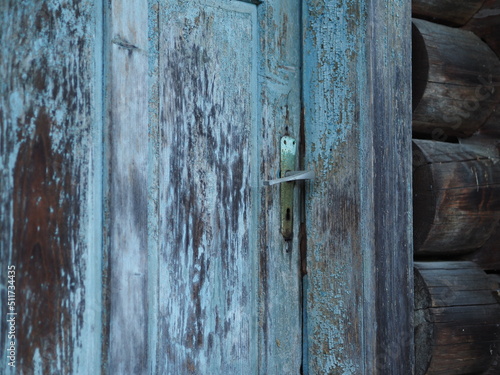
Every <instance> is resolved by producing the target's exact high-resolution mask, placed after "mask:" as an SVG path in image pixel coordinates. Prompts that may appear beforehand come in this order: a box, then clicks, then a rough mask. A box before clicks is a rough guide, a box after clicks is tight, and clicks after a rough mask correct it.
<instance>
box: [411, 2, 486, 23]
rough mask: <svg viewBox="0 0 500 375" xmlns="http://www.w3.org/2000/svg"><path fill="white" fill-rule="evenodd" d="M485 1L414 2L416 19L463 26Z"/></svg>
mask: <svg viewBox="0 0 500 375" xmlns="http://www.w3.org/2000/svg"><path fill="white" fill-rule="evenodd" d="M483 2H484V0H458V1H457V0H413V1H412V7H411V10H412V14H413V16H414V17H418V18H424V19H428V20H430V21H433V22H438V23H445V24H450V25H453V26H461V25H463V24H465V23H466V22H467V21H468V20H469V19H470V18H471V17H473V16H474V14H476V12H477V11H478V10H479V9H480V8H481V5H482V4H483Z"/></svg>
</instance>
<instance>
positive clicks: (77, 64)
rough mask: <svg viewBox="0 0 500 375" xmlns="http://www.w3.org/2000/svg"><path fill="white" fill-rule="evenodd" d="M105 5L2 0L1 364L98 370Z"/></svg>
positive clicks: (1, 367) (34, 369)
mask: <svg viewBox="0 0 500 375" xmlns="http://www.w3.org/2000/svg"><path fill="white" fill-rule="evenodd" d="M100 15H102V4H101V2H100V1H94V2H79V3H74V4H69V3H68V2H67V1H60V0H53V1H2V3H1V5H0V24H1V26H0V28H1V30H0V159H1V167H0V171H1V177H0V228H1V233H2V234H1V236H0V248H1V251H0V280H1V281H0V312H1V317H2V318H1V323H0V348H2V353H3V354H2V360H1V361H0V373H2V374H7V373H12V374H13V373H16V374H73V373H99V372H100V361H99V358H100V349H101V346H100V340H101V323H100V318H101V311H102V309H101V306H102V305H101V279H100V271H101V252H102V245H101V242H102V229H101V220H100V218H101V210H102V194H101V184H102V173H101V172H102V171H101V164H102V159H101V154H100V151H101V147H102V141H101V139H102V138H101V137H102V133H101V127H102V117H101V115H102V92H101V84H102V72H101V69H100V66H102V45H101V42H100V38H101V37H102V33H101V30H102V24H101V18H100V17H101V16H100ZM8 266H14V267H15V271H16V277H15V284H13V285H15V293H16V296H15V303H16V304H15V306H13V307H14V308H15V310H14V311H15V312H16V313H17V315H16V319H15V322H16V325H15V332H12V333H13V335H14V336H15V339H11V338H8V334H7V333H8V331H7V330H8V329H9V328H10V326H9V325H7V324H6V320H7V312H8V310H7V285H8V284H7V268H8ZM11 306H12V305H9V307H11ZM9 312H10V311H9ZM11 341H13V342H14V343H15V345H14V346H15V348H16V350H15V355H14V357H15V368H13V367H10V366H8V363H7V356H6V355H5V354H6V353H7V348H8V347H9V346H10V342H11Z"/></svg>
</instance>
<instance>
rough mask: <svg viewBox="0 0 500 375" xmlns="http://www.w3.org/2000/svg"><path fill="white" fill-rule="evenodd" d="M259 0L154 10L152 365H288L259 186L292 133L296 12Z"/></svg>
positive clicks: (272, 235) (295, 276) (282, 368)
mask: <svg viewBox="0 0 500 375" xmlns="http://www.w3.org/2000/svg"><path fill="white" fill-rule="evenodd" d="M260 7H261V9H260V10H259V12H258V11H257V7H256V6H255V5H253V4H246V3H242V2H229V1H223V2H220V1H218V2H211V1H194V2H190V3H189V4H184V3H183V2H177V1H171V2H169V3H167V4H165V6H163V7H160V10H159V26H158V32H159V36H158V42H159V51H160V52H159V56H158V62H159V65H158V66H159V68H158V70H159V77H160V84H159V91H160V95H159V97H160V110H159V125H158V126H159V145H158V150H159V153H158V173H159V180H158V181H159V206H158V210H159V227H158V229H159V241H160V242H159V244H160V249H159V253H158V256H157V264H158V274H157V277H158V282H157V283H158V284H157V285H158V322H157V328H156V330H157V337H158V342H157V348H156V349H155V350H156V353H157V358H156V365H155V366H156V369H155V371H157V372H158V373H183V374H184V373H185V374H189V373H279V372H286V373H298V372H299V370H300V363H301V314H300V310H301V300H300V290H299V287H300V272H299V255H298V246H297V241H295V243H293V244H291V245H290V246H289V244H288V243H286V242H285V241H283V239H282V237H281V234H280V231H279V220H280V218H279V206H278V204H279V189H275V190H266V189H263V188H261V187H260V183H261V182H260V181H261V180H263V179H268V178H270V177H274V175H276V174H277V173H278V168H279V151H278V145H279V139H280V138H281V136H282V135H283V134H284V133H285V132H288V133H289V134H291V135H295V136H298V132H299V131H298V129H299V124H300V121H299V120H300V54H299V53H300V44H299V43H300V38H299V29H298V27H299V23H298V19H299V13H298V6H297V3H290V4H287V5H280V3H275V4H272V5H270V4H269V5H267V4H266V5H264V4H262V5H261V6H260ZM242 46H244V48H242ZM264 157H265V158H264ZM296 219H297V220H296V223H297V225H296V227H298V223H299V217H298V216H297V217H296ZM297 232H298V231H297Z"/></svg>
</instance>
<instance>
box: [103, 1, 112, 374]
mask: <svg viewBox="0 0 500 375" xmlns="http://www.w3.org/2000/svg"><path fill="white" fill-rule="evenodd" d="M101 6H102V9H101V10H102V12H101V13H102V22H101V25H102V54H103V59H102V66H101V74H102V88H101V89H102V124H103V126H102V144H103V149H102V154H103V155H102V166H101V167H102V194H103V201H102V212H103V213H102V215H103V216H102V225H103V229H102V312H101V319H102V322H101V326H102V327H101V332H102V338H101V340H102V341H101V374H102V375H105V374H107V372H108V371H107V368H108V353H109V323H110V321H109V309H110V299H109V282H110V280H109V275H110V271H111V270H110V251H109V246H110V241H109V238H110V237H109V234H110V233H109V228H110V223H109V207H110V192H109V171H110V170H111V166H110V165H109V155H110V153H109V149H110V144H111V139H110V138H111V134H110V132H109V127H110V124H111V113H110V112H109V105H108V104H109V100H110V98H109V97H108V95H107V94H108V91H109V90H108V77H109V73H110V72H109V60H110V58H111V49H110V46H109V43H107V41H108V40H109V26H110V17H109V14H110V11H109V7H110V2H109V1H102V2H101Z"/></svg>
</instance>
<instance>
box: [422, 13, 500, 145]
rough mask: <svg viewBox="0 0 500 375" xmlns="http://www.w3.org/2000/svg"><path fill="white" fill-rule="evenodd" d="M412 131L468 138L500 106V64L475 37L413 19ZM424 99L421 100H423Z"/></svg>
mask: <svg viewBox="0 0 500 375" xmlns="http://www.w3.org/2000/svg"><path fill="white" fill-rule="evenodd" d="M413 25H414V27H413V33H414V34H417V35H415V36H414V37H413V44H414V45H413V59H414V60H413V87H414V90H415V92H416V93H418V95H414V98H413V100H414V108H415V109H414V111H413V131H414V132H416V133H427V134H431V136H432V138H433V139H435V140H446V138H447V137H448V136H450V135H455V136H469V135H471V134H473V133H474V132H475V131H477V129H478V128H479V127H480V126H481V125H483V124H484V123H485V121H486V120H487V119H488V117H489V116H490V115H491V113H492V111H493V110H494V108H495V106H496V105H497V104H498V102H499V101H500V90H494V89H493V87H492V84H491V83H490V82H499V81H500V61H499V59H498V57H497V56H496V55H495V53H494V52H493V51H492V50H491V49H490V48H489V47H488V46H487V45H486V44H485V43H484V42H483V41H481V39H479V37H477V36H476V35H474V34H473V33H472V32H469V31H465V30H461V29H454V28H451V27H447V26H442V25H438V24H434V23H431V22H427V21H423V20H417V19H414V20H413ZM420 95H421V97H420Z"/></svg>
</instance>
